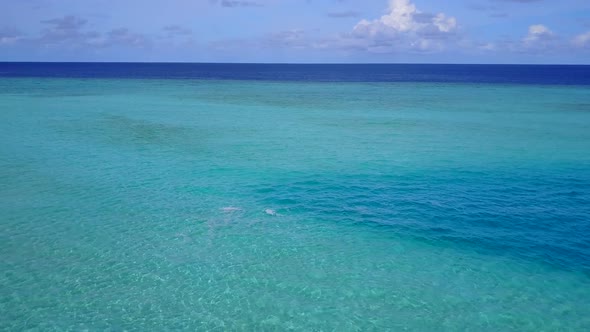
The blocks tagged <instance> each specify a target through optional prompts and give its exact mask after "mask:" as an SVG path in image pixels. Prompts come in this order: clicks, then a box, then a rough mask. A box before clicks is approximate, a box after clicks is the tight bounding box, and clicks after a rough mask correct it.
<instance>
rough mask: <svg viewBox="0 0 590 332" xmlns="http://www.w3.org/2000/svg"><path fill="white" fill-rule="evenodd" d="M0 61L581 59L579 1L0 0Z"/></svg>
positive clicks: (583, 21)
mask: <svg viewBox="0 0 590 332" xmlns="http://www.w3.org/2000/svg"><path fill="white" fill-rule="evenodd" d="M0 61H182V62H303V63H309V62H336V63H349V62H363V63H373V62H378V63H395V62H404V63H407V62H411V63H415V62H417V63H424V62H425V63H581V64H590V1H589V0H561V1H555V0H461V1H459V0H448V1H440V0H438V1H435V0H168V1H160V0H126V1H123V0H119V1H115V0H0Z"/></svg>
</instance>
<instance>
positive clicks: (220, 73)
mask: <svg viewBox="0 0 590 332" xmlns="http://www.w3.org/2000/svg"><path fill="white" fill-rule="evenodd" d="M0 77H70V78H137V79H141V78H159V79H212V80H257V81H312V82H437V83H518V84H559V85H590V66H584V65H454V64H453V65H446V64H445V65H442V64H222V63H219V64H213V63H25V62H4V63H0Z"/></svg>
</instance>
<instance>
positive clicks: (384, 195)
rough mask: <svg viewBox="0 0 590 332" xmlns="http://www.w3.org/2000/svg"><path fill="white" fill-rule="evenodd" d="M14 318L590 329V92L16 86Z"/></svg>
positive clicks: (7, 101)
mask: <svg viewBox="0 0 590 332" xmlns="http://www.w3.org/2000/svg"><path fill="white" fill-rule="evenodd" d="M0 110H1V111H0V257H1V258H2V259H1V260H0V312H2V319H0V330H15V331H20V330H27V329H30V330H43V331H47V330H56V331H65V330H75V331H78V330H85V329H87V330H107V329H110V330H113V331H122V330H139V331H146V330H179V329H185V330H203V331H204V330H219V331H225V330H227V331H229V330H247V331H252V330H258V331H274V330H276V331H283V330H298V331H377V330H395V331H397V330H410V331H441V330H447V331H455V330H456V331H464V330H473V331H510V330H514V331H585V330H589V329H590V305H589V304H588V303H589V301H588V299H590V244H589V242H588V238H587V235H588V234H590V153H588V151H590V93H589V90H588V87H586V86H578V87H576V86H535V85H500V84H434V83H310V82H307V83H302V82H282V83H281V82H253V81H200V80H155V79H153V80H132V79H49V78H45V79H41V78H39V79H36V78H21V79H16V78H15V79H7V78H4V79H0Z"/></svg>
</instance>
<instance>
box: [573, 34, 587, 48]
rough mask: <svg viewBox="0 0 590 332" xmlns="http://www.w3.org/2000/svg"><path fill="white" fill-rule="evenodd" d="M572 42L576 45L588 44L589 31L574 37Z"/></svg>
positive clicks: (584, 45)
mask: <svg viewBox="0 0 590 332" xmlns="http://www.w3.org/2000/svg"><path fill="white" fill-rule="evenodd" d="M573 44H574V46H577V47H587V46H590V31H588V32H586V33H583V34H581V35H577V36H576V37H574V39H573Z"/></svg>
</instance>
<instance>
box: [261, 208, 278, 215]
mask: <svg viewBox="0 0 590 332" xmlns="http://www.w3.org/2000/svg"><path fill="white" fill-rule="evenodd" d="M264 213H266V214H268V215H270V216H276V215H277V211H275V210H273V209H266V210H264Z"/></svg>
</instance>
